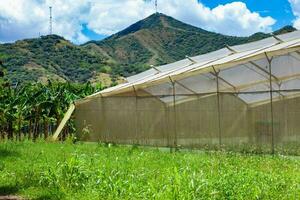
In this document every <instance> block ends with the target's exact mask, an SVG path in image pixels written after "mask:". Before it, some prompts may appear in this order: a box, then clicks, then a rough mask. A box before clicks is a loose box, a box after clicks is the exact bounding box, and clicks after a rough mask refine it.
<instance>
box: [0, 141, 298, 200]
mask: <svg viewBox="0 0 300 200" xmlns="http://www.w3.org/2000/svg"><path fill="white" fill-rule="evenodd" d="M0 193H2V194H18V195H20V196H23V197H29V198H35V199H300V159H299V157H285V156H280V155H275V156H271V155H251V154H238V153H225V152H209V151H205V152H176V153H169V152H162V151H160V150H158V149H147V148H142V147H118V146H109V147H107V146H104V145H102V144H75V145H74V144H68V143H66V144H59V143H44V142H38V143H35V144H34V143H32V142H23V143H14V142H4V143H0Z"/></svg>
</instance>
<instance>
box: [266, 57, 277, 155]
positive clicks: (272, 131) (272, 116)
mask: <svg viewBox="0 0 300 200" xmlns="http://www.w3.org/2000/svg"><path fill="white" fill-rule="evenodd" d="M265 55H266V58H267V61H268V65H269V66H268V67H269V84H270V85H269V87H270V101H271V103H270V107H271V145H272V147H271V148H272V154H274V153H275V149H274V115H273V87H272V58H271V59H270V58H269V57H268V55H267V53H265Z"/></svg>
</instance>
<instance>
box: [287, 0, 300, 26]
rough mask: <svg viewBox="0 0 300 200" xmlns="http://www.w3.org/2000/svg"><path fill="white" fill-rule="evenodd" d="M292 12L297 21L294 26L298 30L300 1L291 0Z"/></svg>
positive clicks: (299, 24)
mask: <svg viewBox="0 0 300 200" xmlns="http://www.w3.org/2000/svg"><path fill="white" fill-rule="evenodd" d="M289 2H290V4H291V7H292V12H293V14H294V16H295V17H296V19H295V20H294V22H293V26H294V27H295V28H297V29H300V0H289Z"/></svg>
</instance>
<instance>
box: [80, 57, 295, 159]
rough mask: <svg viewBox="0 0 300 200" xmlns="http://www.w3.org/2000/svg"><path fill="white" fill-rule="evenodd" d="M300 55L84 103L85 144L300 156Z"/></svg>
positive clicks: (250, 63)
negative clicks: (276, 153)
mask: <svg viewBox="0 0 300 200" xmlns="http://www.w3.org/2000/svg"><path fill="white" fill-rule="evenodd" d="M299 72H300V56H299V53H298V52H289V53H286V54H284V55H280V56H274V57H272V58H268V57H266V58H263V59H259V60H253V61H247V62H246V63H242V64H237V65H232V66H227V67H226V68H214V67H211V69H209V70H207V69H206V70H205V72H203V73H201V72H199V73H198V74H193V75H192V76H189V77H185V78H182V79H177V80H172V79H171V78H170V80H169V81H165V82H163V83H160V84H154V85H151V84H149V85H148V86H147V87H143V88H139V89H137V90H136V89H135V88H134V87H133V88H132V92H129V93H128V92H127V93H120V94H118V95H112V96H105V97H103V96H94V97H93V98H89V99H86V100H85V101H82V102H78V103H77V104H76V110H75V118H76V127H77V134H78V136H79V137H80V138H81V139H82V140H88V141H102V142H114V143H120V144H140V145H151V146H162V147H187V148H208V149H214V148H228V149H231V150H245V151H259V152H272V153H274V152H287V153H291V154H299V153H300V152H299V147H300V138H299V137H300V109H299V108H300V79H299V78H300V73H299Z"/></svg>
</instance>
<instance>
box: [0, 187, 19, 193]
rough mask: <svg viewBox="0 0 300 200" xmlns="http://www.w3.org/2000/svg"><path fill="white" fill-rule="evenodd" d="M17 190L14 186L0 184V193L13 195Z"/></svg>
mask: <svg viewBox="0 0 300 200" xmlns="http://www.w3.org/2000/svg"><path fill="white" fill-rule="evenodd" d="M18 191H19V189H18V188H17V187H16V186H11V185H5V186H0V195H14V194H16V193H17V192H18Z"/></svg>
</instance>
